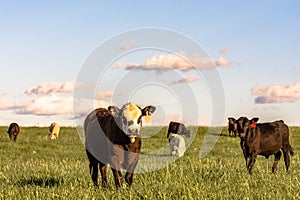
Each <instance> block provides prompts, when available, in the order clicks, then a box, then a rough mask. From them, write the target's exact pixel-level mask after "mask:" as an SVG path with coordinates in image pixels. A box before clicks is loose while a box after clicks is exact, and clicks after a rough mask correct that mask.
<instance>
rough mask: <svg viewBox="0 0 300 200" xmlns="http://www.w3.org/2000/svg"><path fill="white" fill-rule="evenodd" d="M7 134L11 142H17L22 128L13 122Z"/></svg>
mask: <svg viewBox="0 0 300 200" xmlns="http://www.w3.org/2000/svg"><path fill="white" fill-rule="evenodd" d="M7 133H8V135H9V138H10V140H12V139H13V140H14V141H15V142H16V140H17V136H18V134H19V133H20V127H19V125H18V124H17V123H15V122H13V123H11V124H10V125H9V127H8V130H7Z"/></svg>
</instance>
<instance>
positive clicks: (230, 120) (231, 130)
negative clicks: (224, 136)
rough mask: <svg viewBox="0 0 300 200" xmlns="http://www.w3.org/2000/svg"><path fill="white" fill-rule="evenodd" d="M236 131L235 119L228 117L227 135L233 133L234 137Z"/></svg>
mask: <svg viewBox="0 0 300 200" xmlns="http://www.w3.org/2000/svg"><path fill="white" fill-rule="evenodd" d="M237 132H238V130H237V122H236V119H234V118H233V117H228V136H232V135H233V136H234V137H236V135H237ZM232 133H233V134H232Z"/></svg>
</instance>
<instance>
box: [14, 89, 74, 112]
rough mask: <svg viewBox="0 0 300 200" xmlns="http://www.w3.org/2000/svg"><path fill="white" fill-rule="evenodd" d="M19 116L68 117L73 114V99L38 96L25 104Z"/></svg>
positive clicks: (21, 107) (20, 108)
mask: <svg viewBox="0 0 300 200" xmlns="http://www.w3.org/2000/svg"><path fill="white" fill-rule="evenodd" d="M16 113H17V114H32V115H67V114H72V113H73V97H70V96H63V97H61V96H58V95H56V94H51V95H47V96H38V97H36V98H34V99H33V100H31V101H27V103H23V104H22V105H21V106H20V107H19V108H18V109H16Z"/></svg>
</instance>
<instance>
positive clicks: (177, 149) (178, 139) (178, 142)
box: [170, 133, 186, 157]
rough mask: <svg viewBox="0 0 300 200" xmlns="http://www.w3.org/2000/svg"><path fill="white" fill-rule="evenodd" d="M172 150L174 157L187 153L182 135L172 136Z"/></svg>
mask: <svg viewBox="0 0 300 200" xmlns="http://www.w3.org/2000/svg"><path fill="white" fill-rule="evenodd" d="M170 150H171V155H172V156H179V157H181V156H183V154H184V152H185V151H186V147H185V141H184V138H183V137H182V136H181V135H178V134H173V133H172V134H171V136H170Z"/></svg>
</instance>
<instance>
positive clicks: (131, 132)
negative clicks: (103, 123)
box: [108, 103, 155, 142]
mask: <svg viewBox="0 0 300 200" xmlns="http://www.w3.org/2000/svg"><path fill="white" fill-rule="evenodd" d="M108 110H109V111H110V113H111V114H112V116H114V118H115V120H116V122H117V124H118V125H119V127H120V128H121V129H122V131H123V132H124V133H125V134H126V135H128V136H129V137H130V139H131V142H134V138H135V137H136V136H139V135H140V129H141V127H142V117H143V116H147V117H148V120H149V116H150V115H151V114H152V113H153V112H154V111H155V107H154V106H146V107H145V108H143V109H141V108H140V107H139V106H137V105H135V104H134V103H127V104H125V105H124V106H123V107H122V108H121V109H119V108H118V107H115V106H109V107H108Z"/></svg>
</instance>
